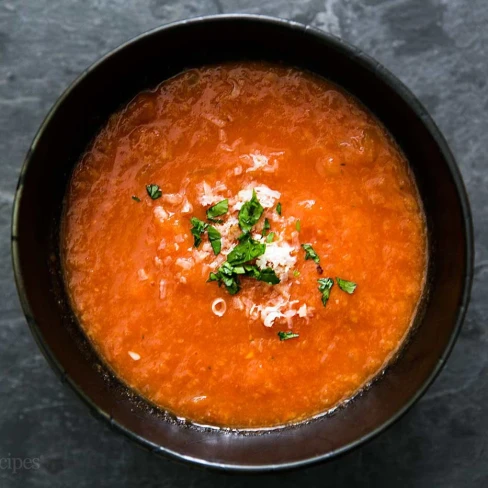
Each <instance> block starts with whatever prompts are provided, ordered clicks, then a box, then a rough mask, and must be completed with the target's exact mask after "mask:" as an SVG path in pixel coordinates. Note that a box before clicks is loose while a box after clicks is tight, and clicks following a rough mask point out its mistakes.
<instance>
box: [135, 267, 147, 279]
mask: <svg viewBox="0 0 488 488" xmlns="http://www.w3.org/2000/svg"><path fill="white" fill-rule="evenodd" d="M137 276H138V278H139V280H140V281H146V280H147V279H148V276H147V273H146V271H145V269H144V268H141V269H140V270H139V271H138V272H137Z"/></svg>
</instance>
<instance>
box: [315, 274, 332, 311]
mask: <svg viewBox="0 0 488 488" xmlns="http://www.w3.org/2000/svg"><path fill="white" fill-rule="evenodd" d="M317 281H318V283H319V291H320V292H321V293H322V303H323V304H324V307H325V306H326V305H327V302H328V301H329V297H330V290H331V288H332V287H333V286H334V281H333V280H332V278H319V279H318V280H317Z"/></svg>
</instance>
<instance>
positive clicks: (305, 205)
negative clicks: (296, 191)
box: [298, 200, 315, 208]
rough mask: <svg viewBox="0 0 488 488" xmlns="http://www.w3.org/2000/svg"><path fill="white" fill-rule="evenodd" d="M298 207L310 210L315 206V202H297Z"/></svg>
mask: <svg viewBox="0 0 488 488" xmlns="http://www.w3.org/2000/svg"><path fill="white" fill-rule="evenodd" d="M298 205H301V206H302V207H305V208H312V207H313V206H314V205H315V200H303V201H302V202H298Z"/></svg>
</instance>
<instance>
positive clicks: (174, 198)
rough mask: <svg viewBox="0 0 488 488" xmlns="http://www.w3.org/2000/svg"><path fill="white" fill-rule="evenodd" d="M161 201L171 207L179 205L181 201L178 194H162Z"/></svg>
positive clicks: (181, 196)
mask: <svg viewBox="0 0 488 488" xmlns="http://www.w3.org/2000/svg"><path fill="white" fill-rule="evenodd" d="M162 198H163V201H164V202H166V203H169V204H171V205H179V204H180V203H181V202H182V201H183V195H181V194H180V193H163V197H162Z"/></svg>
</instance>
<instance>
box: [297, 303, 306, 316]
mask: <svg viewBox="0 0 488 488" xmlns="http://www.w3.org/2000/svg"><path fill="white" fill-rule="evenodd" d="M298 316H299V317H302V318H303V317H306V316H307V304H306V303H304V304H303V305H302V306H301V307H300V308H299V309H298Z"/></svg>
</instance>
